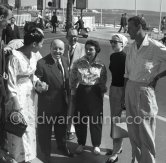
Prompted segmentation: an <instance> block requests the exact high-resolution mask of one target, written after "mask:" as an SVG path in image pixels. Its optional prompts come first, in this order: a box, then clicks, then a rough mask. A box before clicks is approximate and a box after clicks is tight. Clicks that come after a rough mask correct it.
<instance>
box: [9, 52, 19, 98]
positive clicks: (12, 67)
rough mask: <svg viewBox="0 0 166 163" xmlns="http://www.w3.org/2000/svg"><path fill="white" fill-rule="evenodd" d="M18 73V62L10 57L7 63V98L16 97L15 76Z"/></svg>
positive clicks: (13, 57) (12, 56)
mask: <svg viewBox="0 0 166 163" xmlns="http://www.w3.org/2000/svg"><path fill="white" fill-rule="evenodd" d="M18 72H19V61H18V59H17V58H16V57H15V56H14V55H11V56H10V59H9V63H8V76H9V78H8V90H9V98H11V97H13V96H16V95H17V74H18Z"/></svg>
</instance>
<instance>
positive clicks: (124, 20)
mask: <svg viewBox="0 0 166 163" xmlns="http://www.w3.org/2000/svg"><path fill="white" fill-rule="evenodd" d="M122 28H123V30H124V33H126V32H127V13H124V14H122V17H121V20H120V29H119V31H118V32H119V33H120V32H121V30H122Z"/></svg>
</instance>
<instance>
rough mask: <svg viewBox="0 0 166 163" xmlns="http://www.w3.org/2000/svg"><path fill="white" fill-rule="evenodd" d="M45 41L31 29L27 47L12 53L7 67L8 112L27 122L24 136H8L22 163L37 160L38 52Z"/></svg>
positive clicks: (39, 32)
mask: <svg viewBox="0 0 166 163" xmlns="http://www.w3.org/2000/svg"><path fill="white" fill-rule="evenodd" d="M43 39H44V34H43V31H42V30H41V29H39V28H35V27H34V28H32V29H31V30H30V31H29V32H27V33H25V36H24V45H23V46H22V47H21V48H19V49H17V50H13V51H12V54H13V55H11V56H10V59H9V63H8V75H9V79H8V91H9V102H8V112H10V111H13V110H16V111H20V112H21V113H22V115H23V116H24V119H25V121H26V122H27V125H28V126H27V129H26V132H25V133H24V134H23V136H22V137H21V138H20V137H17V136H15V135H13V134H10V133H8V134H7V139H8V144H7V148H8V151H9V153H10V154H12V156H13V157H14V159H15V160H16V161H17V162H19V163H28V162H31V161H32V160H33V159H35V158H36V129H35V123H36V106H35V95H36V93H35V89H38V87H37V88H36V87H35V86H36V84H38V83H40V81H39V80H38V78H37V77H36V76H35V75H34V73H35V70H36V64H37V61H38V60H39V59H40V58H41V55H40V53H39V49H40V48H41V47H42V44H43Z"/></svg>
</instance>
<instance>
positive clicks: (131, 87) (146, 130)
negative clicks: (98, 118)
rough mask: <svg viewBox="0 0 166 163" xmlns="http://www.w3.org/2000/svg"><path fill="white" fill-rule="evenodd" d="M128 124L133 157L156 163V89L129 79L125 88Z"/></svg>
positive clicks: (142, 162) (146, 162) (148, 162)
mask: <svg viewBox="0 0 166 163" xmlns="http://www.w3.org/2000/svg"><path fill="white" fill-rule="evenodd" d="M125 104H126V111H127V126H128V134H129V139H130V142H131V146H132V157H133V158H134V157H135V158H136V159H137V161H138V163H155V154H156V152H155V129H156V115H157V112H158V106H157V102H156V96H155V92H154V89H153V88H151V87H148V86H147V84H145V83H140V82H134V81H130V80H129V81H128V82H127V85H126V90H125Z"/></svg>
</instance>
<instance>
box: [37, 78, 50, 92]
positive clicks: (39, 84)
mask: <svg viewBox="0 0 166 163" xmlns="http://www.w3.org/2000/svg"><path fill="white" fill-rule="evenodd" d="M36 90H37V92H39V93H42V92H46V91H47V90H48V85H47V84H46V82H41V81H37V83H36Z"/></svg>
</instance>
